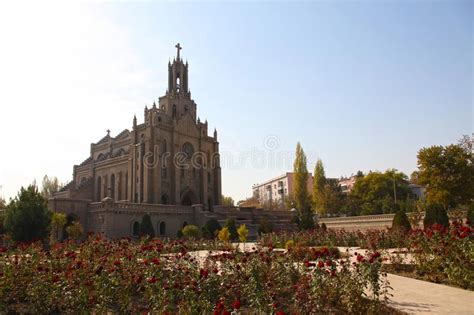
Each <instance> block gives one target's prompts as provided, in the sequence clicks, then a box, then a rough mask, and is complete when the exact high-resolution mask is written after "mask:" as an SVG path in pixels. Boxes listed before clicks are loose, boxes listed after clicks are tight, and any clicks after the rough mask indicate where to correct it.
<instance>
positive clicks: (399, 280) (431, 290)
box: [388, 274, 474, 315]
mask: <svg viewBox="0 0 474 315" xmlns="http://www.w3.org/2000/svg"><path fill="white" fill-rule="evenodd" d="M388 281H390V286H391V287H392V288H393V291H391V293H392V294H393V297H392V298H391V301H390V305H391V306H392V307H394V308H396V309H399V310H401V311H402V312H405V313H408V314H452V315H454V314H456V315H457V314H471V315H472V314H474V292H473V291H468V290H462V289H458V288H453V287H450V286H446V285H442V284H436V283H431V282H427V281H421V280H416V279H411V278H407V277H401V276H396V275H393V274H388Z"/></svg>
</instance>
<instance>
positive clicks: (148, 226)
mask: <svg viewBox="0 0 474 315" xmlns="http://www.w3.org/2000/svg"><path fill="white" fill-rule="evenodd" d="M140 236H149V237H151V238H153V237H155V229H153V223H151V218H150V215H149V214H145V215H144V216H143V217H142V223H140Z"/></svg>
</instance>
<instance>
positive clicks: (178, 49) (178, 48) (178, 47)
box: [174, 43, 183, 60]
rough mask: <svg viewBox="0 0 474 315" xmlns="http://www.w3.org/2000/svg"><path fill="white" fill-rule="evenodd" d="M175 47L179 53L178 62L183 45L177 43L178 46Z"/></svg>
mask: <svg viewBox="0 0 474 315" xmlns="http://www.w3.org/2000/svg"><path fill="white" fill-rule="evenodd" d="M174 47H176V50H177V51H178V59H177V60H179V51H180V50H181V49H183V48H182V47H181V45H180V44H179V43H177V44H176V46H174Z"/></svg>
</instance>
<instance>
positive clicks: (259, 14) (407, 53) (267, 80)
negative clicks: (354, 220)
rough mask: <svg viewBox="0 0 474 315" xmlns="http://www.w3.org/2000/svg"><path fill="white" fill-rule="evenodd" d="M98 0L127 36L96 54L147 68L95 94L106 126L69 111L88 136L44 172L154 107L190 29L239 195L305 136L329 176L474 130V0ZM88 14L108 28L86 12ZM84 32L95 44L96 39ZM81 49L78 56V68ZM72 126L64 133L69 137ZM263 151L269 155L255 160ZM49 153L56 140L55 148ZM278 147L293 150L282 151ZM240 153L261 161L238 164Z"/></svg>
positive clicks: (63, 171)
mask: <svg viewBox="0 0 474 315" xmlns="http://www.w3.org/2000/svg"><path fill="white" fill-rule="evenodd" d="M87 10H88V11H93V12H94V16H95V19H100V20H101V21H107V25H106V27H109V28H110V25H113V26H114V27H115V26H116V28H111V29H112V31H110V30H109V31H108V32H112V33H113V36H115V37H116V39H115V40H114V42H113V43H112V44H113V45H107V43H108V42H107V40H106V38H105V35H104V38H103V41H101V40H100V41H99V43H97V42H95V45H94V46H93V47H92V45H91V46H90V47H91V48H90V51H88V52H87V53H88V54H89V58H90V57H91V56H92V59H94V56H96V54H99V53H100V51H102V50H107V49H109V51H108V55H107V57H105V58H104V60H106V59H113V58H114V57H117V56H120V59H127V58H129V59H133V60H135V61H136V60H138V62H139V64H140V65H141V67H143V68H145V69H146V70H145V72H146V76H144V78H145V79H139V80H138V83H137V82H135V81H133V83H134V84H132V85H130V86H127V82H128V81H125V82H120V83H123V85H124V86H120V88H117V86H116V90H114V91H113V93H114V94H113V95H114V98H113V99H111V98H109V100H107V99H102V98H101V99H100V101H99V99H96V100H94V98H92V99H89V100H88V102H87V103H92V105H91V106H93V107H94V108H98V107H100V108H101V110H103V111H104V112H107V113H112V114H113V115H104V116H102V117H100V119H95V120H94V119H92V120H89V122H88V123H87V124H86V125H87V127H88V128H89V129H91V130H93V131H94V132H95V133H94V134H95V136H93V138H91V137H92V136H90V135H87V137H86V136H85V135H83V134H82V135H81V132H80V129H81V128H83V127H84V122H79V121H74V120H72V121H69V122H68V126H69V129H70V131H69V132H72V133H75V138H76V139H81V140H77V141H80V143H78V145H81V146H84V147H82V148H80V149H78V150H77V151H75V156H72V155H71V156H67V158H66V157H64V158H63V159H61V160H57V161H54V163H53V162H52V163H51V165H46V166H44V167H43V168H42V169H41V170H39V171H38V172H37V174H45V173H48V174H51V175H57V176H59V177H60V178H61V179H63V180H68V179H70V174H71V172H72V164H74V163H76V164H78V163H80V162H81V161H82V160H83V159H85V157H87V154H88V150H89V147H88V145H87V143H90V142H93V141H94V142H95V141H97V140H98V139H99V138H100V137H102V136H103V134H104V133H105V129H107V128H108V127H111V129H112V133H113V134H117V133H118V132H119V131H120V129H123V128H130V127H131V119H132V117H133V114H134V113H137V115H138V117H139V120H141V119H143V118H142V117H141V116H142V113H143V112H142V110H143V107H144V105H145V104H151V103H152V102H153V100H154V99H157V98H158V97H159V96H161V95H163V93H164V92H165V89H166V71H167V67H166V64H167V62H168V58H169V57H173V56H174V55H175V49H174V45H175V44H176V43H177V42H180V43H181V45H182V46H183V50H182V52H181V54H182V56H183V57H184V58H187V59H188V61H189V65H190V74H189V76H190V79H189V86H190V89H191V91H192V96H193V99H194V100H195V101H196V103H197V105H198V114H199V116H200V117H201V119H202V120H203V119H206V118H207V119H208V121H209V124H210V127H212V128H214V127H216V128H217V130H218V132H219V141H220V144H221V151H222V152H223V155H224V156H225V157H226V159H228V157H229V156H230V157H231V158H233V159H234V163H230V162H224V167H223V171H222V177H223V193H224V194H225V195H230V196H232V197H233V198H234V199H236V200H238V199H242V198H244V197H246V196H250V195H251V186H252V184H254V183H258V182H261V181H263V180H266V179H268V178H271V177H274V176H277V175H279V174H281V173H284V172H286V171H290V170H291V167H292V163H291V161H290V160H291V159H292V157H293V154H294V148H295V146H296V142H297V141H300V142H301V144H302V146H303V148H304V150H305V151H306V152H307V154H308V156H309V161H308V162H309V165H308V167H309V169H310V171H312V169H313V168H314V163H315V160H316V159H317V158H318V157H319V158H321V159H322V160H323V162H324V164H325V168H326V175H327V176H329V177H339V176H342V175H350V174H351V173H355V172H357V170H362V171H364V172H367V171H369V170H381V171H383V170H385V169H387V168H397V169H399V170H401V171H403V172H405V173H407V174H408V175H409V174H410V173H411V172H412V171H413V170H415V169H416V153H417V151H418V150H419V149H420V148H421V147H424V146H430V145H434V144H441V145H445V144H450V143H454V142H456V141H457V139H459V138H460V137H461V136H462V135H463V134H470V133H472V132H473V131H474V114H473V22H472V21H473V20H474V14H473V4H472V2H471V1H466V2H460V1H440V2H432V1H415V2H412V1H383V2H378V1H353V2H341V1H336V2H314V3H309V2H305V3H293V2H292V3H261V4H254V3H227V4H217V3H213V2H209V3H150V2H139V3H131V2H130V3H129V2H123V3H105V4H101V5H90V6H87ZM60 12H61V11H60V10H59V11H58V14H60ZM18 13H19V14H20V13H21V11H19V10H18ZM20 17H21V15H20V16H19V17H18V18H20ZM20 20H21V21H23V22H25V21H28V20H27V19H20ZM92 20H94V18H93V19H92ZM94 21H95V22H97V20H94ZM39 23H41V22H39ZM81 23H84V25H82V24H81ZM77 24H78V28H80V29H81V27H82V28H91V30H90V31H91V33H94V32H95V31H96V29H95V28H94V29H92V27H91V26H90V24H87V23H86V22H85V21H82V20H81V19H79V20H78V22H77ZM101 25H102V24H100V25H99V26H97V27H96V28H97V32H100V27H101ZM31 27H32V28H34V27H36V26H34V25H32V26H31ZM57 27H58V28H61V26H60V25H57ZM114 30H115V31H114ZM86 34H89V33H86ZM104 34H108V33H104ZM106 37H107V38H109V37H110V36H109V35H107V36H106ZM121 38H123V39H124V40H126V41H127V49H126V51H127V55H124V56H122V53H123V51H122V50H121V46H120V45H118V44H117V42H119V41H120V39H121ZM81 40H84V41H85V43H86V46H87V44H88V43H87V38H85V39H81ZM107 46H109V47H107ZM116 46H117V48H115V47H116ZM110 47H114V49H111V48H110ZM122 57H123V58H122ZM69 62H70V63H74V59H73V60H72V61H68V62H67V63H65V66H66V67H68V66H69V65H70V63H69ZM104 62H105V61H104ZM101 64H102V62H101ZM131 64H132V65H133V63H131ZM110 68H111V69H114V66H113V64H112V63H111V64H110ZM75 71H80V69H76V70H75ZM104 71H105V70H104ZM104 81H107V80H104ZM81 82H82V81H81ZM84 82H86V83H84ZM84 82H82V84H85V85H86V86H87V82H89V81H88V80H84ZM140 83H143V84H140ZM109 85H110V84H109ZM109 85H107V84H106V83H105V82H101V83H100V84H99V86H106V88H111V89H112V88H113V87H110V86H109ZM94 89H97V87H95V88H94ZM70 98H74V96H73V95H71V96H70ZM118 102H119V103H120V104H122V105H120V106H117V105H116V104H117V103H118ZM2 106H4V105H2ZM63 106H64V107H66V108H67V106H68V105H67V104H64V105H63ZM2 111H3V109H2ZM67 112H68V110H65V109H63V112H62V114H63V115H66V113H67ZM59 114H61V111H60V112H59V113H58V115H59ZM4 137H5V135H4ZM84 137H86V139H83V138H84ZM65 138H67V137H64V136H62V137H60V136H53V139H52V140H51V141H52V142H53V144H56V145H58V146H60V147H61V145H62V144H61V143H62V142H61V141H65V140H64V139H65ZM273 140H276V141H277V142H278V143H277V145H276V147H272V145H274V142H272V141H273ZM82 141H83V142H82ZM265 142H267V144H266V146H265V145H264V143H265ZM62 147H64V146H62ZM70 147H72V145H70ZM67 148H69V146H67ZM270 149H273V150H270ZM71 150H72V149H71ZM252 152H253V153H252ZM255 152H260V153H255ZM262 152H263V153H265V154H267V159H266V160H267V163H266V164H267V165H263V166H262V165H259V163H258V161H257V162H256V161H253V162H252V160H251V158H250V157H251V156H254V157H255V156H257V157H258V156H259V154H261V153H262ZM48 154H49V155H53V154H54V152H47V154H45V155H43V156H42V157H41V158H42V159H48ZM271 154H274V155H277V156H285V157H288V156H289V157H290V158H289V160H288V159H287V161H286V162H285V163H278V162H277V163H273V162H272V161H270V162H268V159H270V160H271V157H270V158H268V156H269V155H270V156H271ZM238 158H246V159H247V160H246V161H247V163H240V165H237V163H236V161H235V160H236V159H238ZM257 160H258V158H257ZM58 163H59V164H60V165H61V166H58ZM230 164H232V165H230ZM2 167H4V166H2ZM38 167H39V165H38ZM35 174H36V173H35ZM38 176H39V175H38ZM5 178H8V176H5ZM5 181H6V182H5ZM0 185H3V186H4V189H5V187H7V186H8V185H9V182H8V180H7V179H4V182H3V183H0ZM13 188H14V189H13ZM17 188H18V187H16V186H15V187H11V189H12V191H13V190H17ZM4 194H5V192H4Z"/></svg>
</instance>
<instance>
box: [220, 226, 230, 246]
mask: <svg viewBox="0 0 474 315" xmlns="http://www.w3.org/2000/svg"><path fill="white" fill-rule="evenodd" d="M217 237H218V238H219V240H221V241H222V242H224V243H228V242H229V241H230V232H229V229H228V228H227V227H223V228H222V229H221V230H220V231H219V233H218V234H217Z"/></svg>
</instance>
